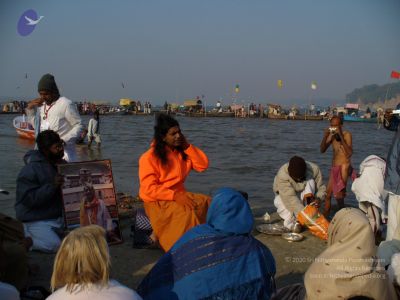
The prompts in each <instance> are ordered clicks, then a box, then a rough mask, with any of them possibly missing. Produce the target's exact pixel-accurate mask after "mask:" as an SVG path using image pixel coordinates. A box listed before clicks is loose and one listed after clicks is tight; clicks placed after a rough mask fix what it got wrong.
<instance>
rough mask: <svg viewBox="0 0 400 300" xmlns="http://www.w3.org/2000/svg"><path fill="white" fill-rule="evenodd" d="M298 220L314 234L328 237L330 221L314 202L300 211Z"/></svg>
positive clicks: (324, 238)
mask: <svg viewBox="0 0 400 300" xmlns="http://www.w3.org/2000/svg"><path fill="white" fill-rule="evenodd" d="M297 221H298V222H299V223H300V224H301V225H303V226H306V227H307V228H308V229H309V230H310V231H311V233H312V234H313V235H315V236H317V237H319V238H320V239H323V240H327V239H328V227H329V221H328V220H327V219H325V217H324V216H323V215H321V214H320V213H319V211H318V208H317V207H316V206H315V204H314V203H311V204H309V205H307V206H306V207H304V209H303V210H302V211H300V212H299V214H298V215H297Z"/></svg>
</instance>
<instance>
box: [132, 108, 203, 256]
mask: <svg viewBox="0 0 400 300" xmlns="http://www.w3.org/2000/svg"><path fill="white" fill-rule="evenodd" d="M207 168H208V158H207V156H206V155H205V154H204V152H203V151H201V150H200V149H199V148H197V147H195V146H194V145H192V144H189V143H188V142H187V140H186V138H185V136H184V135H183V134H182V132H181V129H180V127H179V123H178V122H177V121H176V120H175V119H174V118H172V117H170V116H168V115H165V114H160V115H159V116H158V118H157V124H156V126H155V127H154V141H153V143H152V144H151V148H150V149H149V150H148V151H147V152H145V153H144V154H143V155H142V156H141V157H140V160H139V180H140V189H139V196H140V198H141V199H142V200H143V201H144V208H145V211H146V214H147V216H148V217H149V219H150V223H151V226H152V228H153V238H154V239H158V241H159V244H160V246H161V247H162V249H163V250H164V251H168V250H169V249H170V248H171V247H172V245H173V244H174V243H175V242H176V241H177V240H178V239H179V238H180V237H181V236H182V235H183V234H184V233H185V232H186V231H188V230H189V229H190V228H192V227H194V226H196V225H198V224H202V223H205V221H206V214H207V209H208V205H209V202H210V197H208V196H206V195H202V194H194V193H190V192H187V191H186V189H185V186H184V182H185V179H186V177H187V176H188V175H189V172H190V171H191V170H192V169H194V170H196V171H198V172H203V171H205V170H206V169H207Z"/></svg>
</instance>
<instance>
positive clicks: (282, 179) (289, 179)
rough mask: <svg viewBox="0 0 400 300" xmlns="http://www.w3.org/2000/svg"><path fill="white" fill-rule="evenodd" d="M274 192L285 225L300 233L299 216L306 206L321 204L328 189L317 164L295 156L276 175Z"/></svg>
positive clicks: (278, 210) (275, 201)
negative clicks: (315, 203) (315, 202)
mask: <svg viewBox="0 0 400 300" xmlns="http://www.w3.org/2000/svg"><path fill="white" fill-rule="evenodd" d="M273 190H274V193H275V199H274V205H275V207H276V208H277V212H278V214H279V216H280V217H281V218H282V219H283V220H284V221H283V225H284V226H285V227H286V228H287V229H289V230H291V231H294V232H300V231H301V225H300V224H299V223H298V222H297V221H296V220H297V215H298V214H299V212H300V211H301V210H302V209H303V208H304V207H305V205H307V204H310V203H312V202H314V201H317V203H319V201H320V200H321V199H323V198H324V197H325V191H326V188H325V185H324V184H323V183H322V174H321V171H320V169H319V167H318V166H317V165H316V164H314V163H312V162H308V161H307V162H306V161H305V160H304V159H303V158H301V157H299V156H293V157H292V158H291V159H290V161H289V163H286V164H284V165H283V166H282V167H281V168H280V169H279V171H278V173H277V174H276V176H275V179H274V184H273Z"/></svg>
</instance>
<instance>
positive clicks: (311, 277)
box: [304, 208, 396, 300]
mask: <svg viewBox="0 0 400 300" xmlns="http://www.w3.org/2000/svg"><path fill="white" fill-rule="evenodd" d="M375 255H376V246H375V238H374V234H373V232H372V229H371V226H370V225H369V222H368V219H367V218H366V217H365V214H364V213H363V212H362V211H360V210H359V209H355V208H343V209H341V210H340V211H339V212H338V213H336V215H335V217H334V218H333V219H332V222H331V223H330V226H329V229H328V248H327V249H326V250H325V251H324V252H322V254H321V255H319V256H318V257H317V258H316V259H315V262H314V263H313V264H312V265H311V266H310V268H309V269H308V270H307V272H306V274H305V278H304V284H305V287H306V290H307V297H306V299H308V300H310V299H311V300H314V299H315V300H316V299H318V300H324V299H349V298H351V297H354V296H366V297H370V298H372V299H396V297H395V295H394V290H393V286H392V285H391V284H390V282H389V280H388V276H387V274H386V272H385V270H384V269H383V268H382V267H381V265H380V264H379V263H378V260H377V259H376V256H375Z"/></svg>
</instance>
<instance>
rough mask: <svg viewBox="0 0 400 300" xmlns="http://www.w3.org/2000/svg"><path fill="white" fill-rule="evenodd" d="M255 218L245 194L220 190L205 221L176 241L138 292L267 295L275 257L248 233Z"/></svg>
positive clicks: (153, 294)
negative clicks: (205, 222)
mask: <svg viewBox="0 0 400 300" xmlns="http://www.w3.org/2000/svg"><path fill="white" fill-rule="evenodd" d="M253 222H254V221H253V215H252V213H251V210H250V206H249V204H248V203H247V201H246V199H245V198H244V197H243V196H242V194H240V193H239V192H238V191H236V190H234V189H230V188H223V189H219V190H218V191H217V192H216V193H215V195H214V197H213V199H212V202H211V205H210V207H209V210H208V213H207V224H204V225H199V226H196V227H194V228H193V229H191V230H190V231H188V232H187V233H186V234H185V235H184V236H183V237H182V238H181V239H180V240H178V241H177V242H176V243H175V245H174V246H173V247H172V249H171V250H170V251H169V252H167V253H166V254H165V255H164V256H163V257H162V258H161V259H160V260H159V261H158V262H157V264H156V265H155V266H154V267H153V269H152V270H151V271H150V273H149V274H148V275H147V276H146V277H145V279H144V280H143V281H142V283H141V284H140V286H139V288H138V292H139V294H140V295H141V296H142V297H143V298H144V299H203V298H204V299H206V298H207V299H208V298H210V299H211V298H213V299H269V297H270V295H271V294H272V292H273V290H274V279H273V278H274V275H275V260H274V258H273V256H272V254H271V252H270V251H269V249H268V248H267V247H266V246H264V245H263V244H261V243H260V242H259V241H258V240H256V239H255V238H254V237H252V236H251V235H250V232H251V230H252V228H253Z"/></svg>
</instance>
